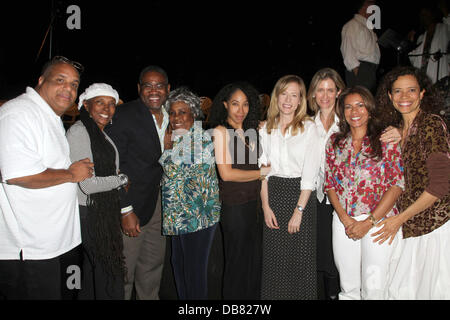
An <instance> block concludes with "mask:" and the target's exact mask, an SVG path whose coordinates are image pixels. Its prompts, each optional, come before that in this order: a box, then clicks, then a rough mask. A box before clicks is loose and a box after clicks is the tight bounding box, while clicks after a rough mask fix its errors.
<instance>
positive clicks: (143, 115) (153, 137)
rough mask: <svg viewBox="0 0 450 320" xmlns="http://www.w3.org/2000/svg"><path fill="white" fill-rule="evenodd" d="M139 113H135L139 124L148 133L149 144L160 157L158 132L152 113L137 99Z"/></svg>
mask: <svg viewBox="0 0 450 320" xmlns="http://www.w3.org/2000/svg"><path fill="white" fill-rule="evenodd" d="M138 101H139V103H138V106H139V111H138V113H137V115H138V117H139V122H141V123H142V125H143V127H144V128H145V130H146V131H148V137H149V140H150V143H151V144H154V147H155V148H156V152H157V153H158V155H161V143H160V141H159V135H158V130H157V129H156V124H155V120H153V115H152V113H151V112H150V111H149V110H148V108H147V106H146V105H145V104H144V103H143V102H142V101H141V100H140V99H138Z"/></svg>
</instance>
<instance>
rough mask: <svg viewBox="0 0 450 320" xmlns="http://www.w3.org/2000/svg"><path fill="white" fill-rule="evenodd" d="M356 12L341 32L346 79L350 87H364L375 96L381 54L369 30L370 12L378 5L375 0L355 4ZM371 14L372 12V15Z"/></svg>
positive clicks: (372, 33)
mask: <svg viewBox="0 0 450 320" xmlns="http://www.w3.org/2000/svg"><path fill="white" fill-rule="evenodd" d="M355 4H357V10H356V12H357V13H356V14H355V15H354V17H353V18H352V19H351V20H350V21H348V22H347V23H346V24H345V25H344V27H343V28H342V32H341V39H342V41H341V53H342V57H343V60H344V65H345V68H346V72H345V79H346V82H347V86H348V87H353V86H356V85H361V86H364V87H366V88H367V89H369V90H370V91H372V93H374V92H375V89H376V84H377V79H376V72H377V68H378V65H379V63H380V58H381V52H380V48H379V46H378V38H377V35H376V34H375V32H374V31H373V30H372V29H371V28H369V24H368V21H367V18H368V17H369V16H370V14H369V13H368V8H369V7H370V6H372V5H375V4H376V1H375V0H360V1H355ZM369 12H370V11H369Z"/></svg>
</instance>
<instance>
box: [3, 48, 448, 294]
mask: <svg viewBox="0 0 450 320" xmlns="http://www.w3.org/2000/svg"><path fill="white" fill-rule="evenodd" d="M77 67H78V64H77V63H74V62H73V61H70V60H68V59H66V58H63V57H57V58H55V59H53V60H51V61H50V62H49V63H48V64H47V65H46V66H45V67H44V70H43V72H42V76H41V77H40V78H39V83H38V85H37V87H36V88H35V89H32V88H27V92H26V93H25V94H23V95H22V96H19V97H18V98H16V99H13V100H11V101H10V102H8V103H6V104H5V105H3V106H2V107H1V109H0V145H1V148H0V172H1V176H2V184H1V187H0V205H1V211H0V233H1V240H0V296H1V295H3V297H5V298H7V299H60V298H64V295H65V294H67V292H65V291H64V290H63V291H61V287H66V286H65V285H64V284H65V282H64V281H67V283H69V282H70V281H69V280H67V277H68V276H70V275H71V274H70V273H69V274H67V272H66V270H67V267H70V266H71V265H73V263H74V261H75V259H76V255H77V252H78V253H79V252H80V251H81V254H82V264H80V265H81V266H82V267H81V278H80V283H81V285H80V286H79V287H78V288H77V289H80V288H81V289H80V290H79V292H78V298H80V299H130V298H131V296H132V293H133V289H134V292H135V295H136V298H137V299H158V291H159V286H160V281H161V274H162V269H163V264H164V255H165V250H166V248H165V245H166V239H170V241H171V266H172V269H173V274H174V279H175V284H176V289H177V293H178V297H179V299H189V300H194V299H207V298H208V290H207V288H208V259H209V253H210V250H211V246H212V245H213V239H214V235H215V233H216V232H217V230H218V227H219V225H220V229H221V232H222V235H223V245H224V264H225V265H224V274H223V291H222V292H223V298H224V299H250V300H255V299H264V300H278V299H285V300H293V299H298V300H313V299H318V298H319V297H321V298H323V299H341V300H344V299H354V300H359V299H450V253H449V251H448V246H449V245H450V223H448V221H449V219H450V191H449V189H450V179H449V177H450V137H449V132H448V129H447V127H446V125H445V123H444V121H443V120H442V119H441V118H440V117H439V116H437V115H435V114H434V113H433V112H434V111H435V110H437V109H439V108H440V107H441V104H442V103H443V102H442V99H441V97H440V96H439V94H438V93H436V92H435V91H434V89H433V87H432V85H431V81H430V79H429V78H428V77H427V76H426V75H425V74H424V73H423V72H422V71H420V70H419V69H416V68H413V67H397V68H395V69H393V70H392V71H390V72H388V73H387V74H386V75H385V76H384V78H383V79H382V81H381V82H380V84H379V87H378V90H377V94H376V96H375V97H374V96H373V95H372V93H371V92H370V91H369V90H368V89H366V88H365V87H363V86H354V87H349V88H346V86H345V84H344V82H343V80H342V79H341V77H340V75H339V74H338V73H337V72H336V71H335V70H333V69H330V68H325V69H321V70H319V71H318V72H317V73H316V74H315V75H314V76H313V78H312V80H311V82H310V85H309V89H308V90H307V89H306V86H305V83H304V81H303V80H302V78H301V77H299V76H297V75H286V76H283V77H282V78H280V79H279V80H278V81H277V82H276V84H275V86H274V88H273V91H272V94H271V101H270V105H269V107H268V109H267V110H266V116H265V117H263V116H262V115H261V112H262V108H261V102H260V100H259V96H258V91H257V90H256V89H255V88H254V87H253V86H252V85H251V84H249V83H247V82H234V83H230V84H227V85H226V86H224V87H223V88H222V89H221V90H220V91H219V92H218V93H217V95H216V96H215V98H214V99H213V103H212V107H211V110H210V114H209V116H208V121H207V122H205V121H203V122H202V120H204V117H203V114H202V110H201V108H200V98H199V97H198V96H197V95H196V94H195V93H193V92H192V91H191V90H189V89H188V88H186V87H180V88H176V89H174V90H171V87H170V83H169V78H168V75H167V74H166V72H165V71H164V70H163V69H162V68H160V67H158V66H149V67H147V68H145V69H144V70H142V72H141V74H140V76H139V82H138V85H137V88H138V93H139V98H138V99H136V100H135V101H132V102H128V103H125V104H122V105H120V106H117V103H118V101H119V95H118V93H117V91H116V90H114V89H113V88H112V87H111V86H110V85H107V84H104V83H95V84H92V85H90V86H89V87H88V88H87V89H86V91H85V92H84V93H83V94H81V95H80V98H79V108H80V120H79V121H77V122H76V123H75V124H73V125H72V126H71V127H70V128H69V130H68V131H67V133H65V132H64V129H63V126H62V123H61V120H60V116H61V115H62V114H63V113H64V111H65V110H66V109H67V108H69V107H70V106H71V105H72V104H73V103H74V102H75V100H76V96H77V89H78V86H79V81H80V74H79V70H78V69H77ZM308 108H309V111H308ZM312 113H313V114H314V116H310V114H312ZM261 120H262V121H261ZM64 135H65V136H64ZM261 229H262V230H261ZM49 278H51V279H52V280H51V281H48V279H49ZM72 280H73V279H72ZM64 292H65V293H64Z"/></svg>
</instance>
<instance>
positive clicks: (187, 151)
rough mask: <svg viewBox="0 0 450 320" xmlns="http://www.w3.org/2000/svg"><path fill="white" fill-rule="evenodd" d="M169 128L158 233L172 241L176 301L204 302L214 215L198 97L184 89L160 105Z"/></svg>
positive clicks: (208, 144) (215, 188) (211, 170)
mask: <svg viewBox="0 0 450 320" xmlns="http://www.w3.org/2000/svg"><path fill="white" fill-rule="evenodd" d="M166 108H168V110H167V111H168V113H169V121H170V126H169V128H168V132H167V133H166V138H165V143H164V147H165V151H164V153H163V155H162V157H161V159H160V160H159V162H160V164H161V165H162V167H163V169H164V176H163V184H162V206H163V222H162V223H163V226H162V227H163V228H162V229H163V234H164V235H168V236H171V237H172V266H173V271H174V277H175V283H176V287H177V291H178V297H179V299H181V300H198V299H207V296H208V295H207V267H208V256H209V251H210V248H211V244H212V241H213V238H214V233H215V230H216V227H217V223H218V222H219V217H220V201H219V185H218V180H217V175H216V168H215V159H214V146H213V143H212V140H211V137H210V136H209V134H208V133H207V132H205V131H203V129H202V126H201V122H196V123H195V125H194V120H195V119H198V118H199V116H200V115H201V109H200V99H199V97H197V96H196V95H195V94H193V93H192V92H190V91H189V90H187V89H185V88H180V89H177V90H174V91H172V92H171V93H170V95H169V98H168V100H167V103H166Z"/></svg>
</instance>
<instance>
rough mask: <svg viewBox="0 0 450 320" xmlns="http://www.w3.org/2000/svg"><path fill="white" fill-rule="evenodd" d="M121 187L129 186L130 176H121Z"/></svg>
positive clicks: (121, 174) (122, 174)
mask: <svg viewBox="0 0 450 320" xmlns="http://www.w3.org/2000/svg"><path fill="white" fill-rule="evenodd" d="M119 181H120V187H119V188H122V187H123V186H126V185H127V184H128V176H127V175H126V174H124V173H120V174H119Z"/></svg>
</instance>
